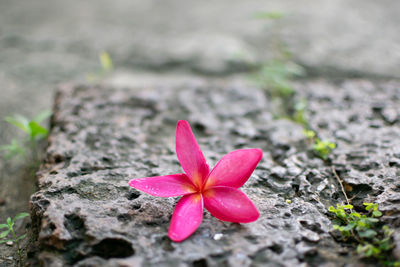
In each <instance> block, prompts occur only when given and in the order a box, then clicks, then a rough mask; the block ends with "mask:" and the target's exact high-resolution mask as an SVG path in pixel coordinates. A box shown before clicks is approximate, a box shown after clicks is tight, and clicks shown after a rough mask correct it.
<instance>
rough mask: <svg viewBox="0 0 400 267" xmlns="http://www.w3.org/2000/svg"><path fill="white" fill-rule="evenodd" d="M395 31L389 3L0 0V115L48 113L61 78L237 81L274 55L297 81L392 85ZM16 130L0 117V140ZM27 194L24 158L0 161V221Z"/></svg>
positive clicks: (397, 61)
mask: <svg viewBox="0 0 400 267" xmlns="http://www.w3.org/2000/svg"><path fill="white" fill-rule="evenodd" d="M399 25H400V1H398V0H380V1H376V0H353V1H346V0H287V1H282V0H270V1H261V0H248V1H237V0H234V1H232V0H231V1H227V0H215V1H183V0H180V1H179V0H170V1H161V0H147V1H137V0H114V1H106V0H96V1H89V0H81V1H60V0H34V1H16V0H0V118H4V117H6V116H9V115H13V114H21V115H24V116H26V117H28V118H32V117H33V116H34V115H35V114H37V113H39V112H40V111H43V110H49V109H51V105H52V97H53V94H54V91H55V88H56V85H57V84H59V83H63V82H70V81H79V82H93V80H96V79H100V78H101V79H103V78H104V80H105V81H107V82H111V83H113V84H115V85H121V86H122V85H123V86H147V85H150V84H163V83H164V84H165V83H168V84H174V83H180V82H184V81H188V80H197V79H198V80H216V79H217V80H218V79H220V80H224V81H229V80H230V79H243V80H248V77H249V74H250V73H251V72H254V71H257V69H258V68H260V67H261V66H263V64H264V62H269V60H271V59H274V58H276V57H277V54H279V55H281V56H282V55H283V54H285V55H286V59H285V60H290V61H291V62H293V63H296V64H298V66H302V68H304V70H305V71H306V73H307V74H306V76H303V79H304V78H306V79H307V78H314V77H320V76H323V77H325V78H337V77H341V78H345V77H367V78H373V79H386V78H400V30H399ZM277 46H278V48H277ZM105 51H106V52H107V53H106V55H107V57H109V59H110V60H112V64H113V66H114V67H113V68H111V67H110V66H108V67H109V70H111V69H112V72H111V71H110V73H109V74H108V75H107V77H103V73H102V71H103V70H104V68H106V69H107V66H104V62H103V63H100V62H99V55H100V54H101V53H102V52H103V55H104V52H105ZM288 51H290V53H289V52H288ZM287 52H288V55H287V54H286V53H287ZM279 55H278V56H279ZM106 61H107V59H106ZM106 65H107V63H106ZM108 65H110V62H109V63H108ZM102 68H103V69H102ZM109 70H107V71H109ZM100 76H101V77H100ZM18 135H20V133H19V132H18V129H16V128H15V127H13V126H11V125H10V124H8V123H6V122H5V121H3V120H1V122H0V145H5V144H9V143H10V142H11V140H12V138H13V137H15V136H17V137H18ZM34 190H35V181H34V179H33V173H32V169H29V168H26V162H25V163H24V162H23V161H19V163H18V162H16V161H11V162H10V161H6V160H5V159H0V219H1V221H4V220H5V218H6V217H7V216H13V215H14V214H15V213H17V212H21V211H27V210H28V199H29V196H30V194H31V193H32V192H33V191H34Z"/></svg>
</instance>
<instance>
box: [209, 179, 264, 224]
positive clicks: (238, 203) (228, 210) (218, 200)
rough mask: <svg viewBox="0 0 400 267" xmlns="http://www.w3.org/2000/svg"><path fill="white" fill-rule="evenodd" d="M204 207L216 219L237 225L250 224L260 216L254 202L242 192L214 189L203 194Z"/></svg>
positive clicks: (228, 188)
mask: <svg viewBox="0 0 400 267" xmlns="http://www.w3.org/2000/svg"><path fill="white" fill-rule="evenodd" d="M203 198H204V206H205V207H206V209H207V210H208V211H209V212H210V213H211V214H212V215H213V216H215V217H216V218H218V219H220V220H222V221H227V222H235V223H249V222H253V221H255V220H257V219H258V217H259V216H260V214H259V213H258V210H257V208H256V206H254V204H253V202H251V200H250V199H249V198H248V197H247V196H246V195H245V194H244V193H243V192H242V191H240V190H238V189H235V188H231V187H223V186H221V187H214V188H211V189H209V190H207V191H206V192H205V193H204V194H203Z"/></svg>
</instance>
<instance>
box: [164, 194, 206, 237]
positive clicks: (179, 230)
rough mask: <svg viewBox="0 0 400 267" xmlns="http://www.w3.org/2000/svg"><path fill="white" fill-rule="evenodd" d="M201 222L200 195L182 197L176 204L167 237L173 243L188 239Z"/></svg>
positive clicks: (201, 206) (201, 205) (201, 202)
mask: <svg viewBox="0 0 400 267" xmlns="http://www.w3.org/2000/svg"><path fill="white" fill-rule="evenodd" d="M202 220H203V198H202V196H201V194H199V193H197V194H191V195H186V196H183V197H182V198H181V199H180V200H179V201H178V204H176V207H175V210H174V214H172V219H171V224H170V225H169V230H168V236H169V238H171V239H172V240H173V241H175V242H180V241H183V240H184V239H186V238H188V237H189V236H190V235H191V234H193V233H194V231H196V229H197V228H198V227H199V225H200V224H201V221H202Z"/></svg>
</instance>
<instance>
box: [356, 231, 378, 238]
mask: <svg viewBox="0 0 400 267" xmlns="http://www.w3.org/2000/svg"><path fill="white" fill-rule="evenodd" d="M358 235H359V236H360V237H363V238H373V237H374V236H376V235H377V232H375V231H374V230H371V229H368V230H366V231H360V232H358Z"/></svg>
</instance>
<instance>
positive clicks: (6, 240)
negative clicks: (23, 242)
mask: <svg viewBox="0 0 400 267" xmlns="http://www.w3.org/2000/svg"><path fill="white" fill-rule="evenodd" d="M9 241H11V242H13V241H12V240H10V239H3V240H0V244H2V243H7V242H9Z"/></svg>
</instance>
